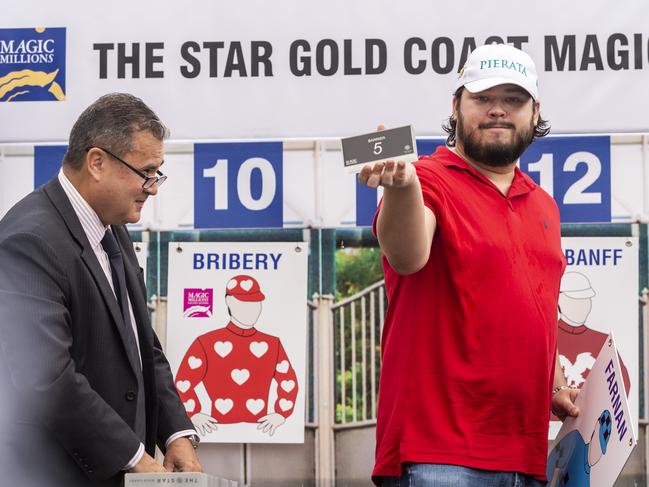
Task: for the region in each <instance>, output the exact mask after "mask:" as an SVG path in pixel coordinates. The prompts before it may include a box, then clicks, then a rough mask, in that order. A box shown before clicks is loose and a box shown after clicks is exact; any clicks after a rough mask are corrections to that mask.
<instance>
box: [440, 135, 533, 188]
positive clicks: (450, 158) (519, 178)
mask: <svg viewBox="0 0 649 487" xmlns="http://www.w3.org/2000/svg"><path fill="white" fill-rule="evenodd" d="M437 150H438V151H442V152H444V151H445V152H446V154H445V155H446V157H443V158H442V159H441V160H442V164H444V166H446V167H449V168H451V167H455V168H458V169H461V170H464V171H467V172H468V173H469V174H471V175H472V176H474V177H476V178H478V179H479V180H480V181H481V182H483V183H485V184H487V185H489V186H492V187H493V188H494V189H496V190H497V191H498V193H499V194H502V193H501V192H500V190H499V189H498V188H497V187H496V185H495V184H494V183H492V182H491V181H490V180H489V178H488V177H487V176H485V175H484V174H482V173H481V172H480V171H478V170H476V169H474V168H473V167H471V166H470V165H469V163H468V162H466V161H465V160H464V159H462V158H461V157H460V156H459V155H457V154H456V153H455V152H453V151H452V150H451V149H449V148H448V147H444V146H442V147H439V148H438V149H437ZM536 187H537V185H536V183H535V182H534V181H533V180H532V178H530V177H529V176H528V175H527V174H525V173H524V172H523V171H521V170H520V168H519V167H518V166H516V167H514V179H513V181H512V185H511V186H510V187H509V191H508V192H507V196H506V198H514V197H516V196H520V195H524V194H527V193H529V192H531V191H534V190H535V189H536ZM503 196H504V195H503Z"/></svg>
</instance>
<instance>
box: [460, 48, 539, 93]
mask: <svg viewBox="0 0 649 487" xmlns="http://www.w3.org/2000/svg"><path fill="white" fill-rule="evenodd" d="M508 83H511V84H514V85H517V86H520V87H521V88H523V89H524V90H526V91H527V92H528V93H529V94H530V95H532V98H534V100H535V101H538V99H539V82H538V77H537V74H536V66H535V65H534V61H532V58H531V57H530V56H529V55H528V54H527V53H525V52H523V51H521V50H520V49H516V48H515V47H513V46H509V45H507V44H487V45H484V46H480V47H478V48H476V49H475V51H473V52H472V53H471V54H470V55H469V58H468V59H467V60H466V63H464V67H463V68H462V70H461V71H460V77H459V78H458V80H457V83H456V84H455V91H457V90H458V88H461V87H462V86H464V87H465V88H466V89H467V90H469V91H470V92H471V93H477V92H479V91H483V90H488V89H489V88H492V87H494V86H498V85H504V84H508Z"/></svg>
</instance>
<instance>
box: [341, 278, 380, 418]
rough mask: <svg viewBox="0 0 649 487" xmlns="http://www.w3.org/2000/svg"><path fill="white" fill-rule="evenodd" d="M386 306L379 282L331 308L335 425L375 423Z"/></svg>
mask: <svg viewBox="0 0 649 487" xmlns="http://www.w3.org/2000/svg"><path fill="white" fill-rule="evenodd" d="M386 303H387V299H386V296H385V284H384V282H383V281H382V280H381V281H379V282H377V283H375V284H373V285H371V286H369V287H367V288H365V289H364V290H363V291H361V292H359V293H357V294H354V295H353V296H350V297H348V298H345V299H343V300H342V301H339V302H338V303H336V304H334V305H333V306H332V314H333V322H334V354H335V357H334V380H335V382H334V397H335V403H336V411H335V423H336V424H346V423H359V422H367V421H374V420H376V402H377V394H378V381H379V371H380V367H381V352H380V341H381V333H382V331H383V320H384V317H385V307H386Z"/></svg>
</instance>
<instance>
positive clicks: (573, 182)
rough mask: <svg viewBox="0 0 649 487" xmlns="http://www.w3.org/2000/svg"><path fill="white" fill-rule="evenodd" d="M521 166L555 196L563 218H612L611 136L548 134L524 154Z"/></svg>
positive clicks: (564, 219)
mask: <svg viewBox="0 0 649 487" xmlns="http://www.w3.org/2000/svg"><path fill="white" fill-rule="evenodd" d="M520 165H521V169H522V170H523V171H524V172H526V173H527V174H528V175H529V176H530V177H531V178H532V179H533V180H534V181H535V182H536V183H537V184H538V185H540V186H541V187H542V188H543V189H544V190H545V191H547V192H548V193H549V194H550V195H551V196H552V197H554V199H555V201H556V202H557V205H558V206H559V212H560V213H561V221H562V222H564V223H568V222H570V223H578V222H610V221H611V139H610V137H608V136H595V137H549V138H546V139H539V140H536V141H534V143H533V144H532V145H531V146H530V147H529V148H528V149H527V150H526V151H525V153H524V154H523V155H522V156H521V161H520Z"/></svg>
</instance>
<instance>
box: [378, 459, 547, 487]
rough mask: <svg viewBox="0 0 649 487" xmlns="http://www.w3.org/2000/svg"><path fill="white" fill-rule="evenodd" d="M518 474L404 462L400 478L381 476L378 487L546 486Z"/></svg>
mask: <svg viewBox="0 0 649 487" xmlns="http://www.w3.org/2000/svg"><path fill="white" fill-rule="evenodd" d="M545 485H546V483H545V482H541V481H539V480H536V479H534V478H533V477H531V476H529V475H525V474H522V473H518V472H492V471H491V470H479V469H475V468H468V467H460V466H458V465H441V464H431V463H404V464H403V474H402V475H401V477H383V480H382V482H381V487H459V486H461V487H545Z"/></svg>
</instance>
